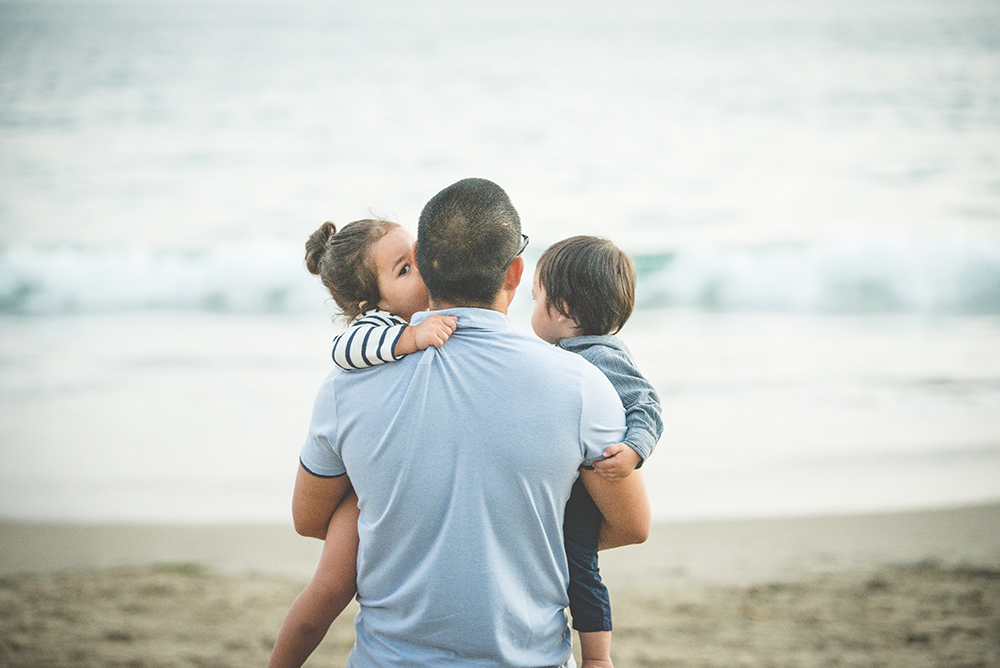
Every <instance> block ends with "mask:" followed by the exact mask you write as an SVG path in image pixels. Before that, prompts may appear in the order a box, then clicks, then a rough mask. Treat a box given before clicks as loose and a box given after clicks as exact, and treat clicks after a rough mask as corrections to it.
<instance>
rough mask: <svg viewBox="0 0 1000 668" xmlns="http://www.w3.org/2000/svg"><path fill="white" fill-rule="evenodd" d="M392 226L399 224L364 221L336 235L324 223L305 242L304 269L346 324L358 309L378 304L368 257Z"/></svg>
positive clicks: (332, 227) (378, 294)
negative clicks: (315, 278)
mask: <svg viewBox="0 0 1000 668" xmlns="http://www.w3.org/2000/svg"><path fill="white" fill-rule="evenodd" d="M394 227H399V224H398V223H394V222H392V221H391V220H383V219H381V218H365V219H362V220H355V221H354V222H352V223H348V224H347V225H344V227H342V228H341V229H340V231H339V232H338V231H337V226H336V225H334V224H333V222H332V221H329V220H328V221H326V222H325V223H323V224H322V225H320V227H319V229H318V230H316V231H315V232H313V233H312V235H310V237H309V240H308V241H306V268H307V269H308V270H309V272H310V273H312V274H316V275H317V276H319V277H320V279H321V280H322V281H323V285H325V286H326V289H327V290H329V291H330V296H331V297H333V301H335V302H336V303H337V306H338V307H339V308H340V313H341V315H342V316H343V317H344V319H345V320H347V321H348V322H352V321H353V320H356V319H357V318H358V317H360V316H361V314H362V308H363V309H365V310H367V309H370V308H374V307H375V306H376V305H377V304H378V303H379V302H380V301H382V295H381V292H380V291H379V287H378V277H377V276H376V274H375V265H374V262H373V261H372V259H371V255H370V254H371V248H372V246H374V245H375V243H376V242H377V241H378V240H379V239H381V238H382V237H384V236H385V235H386V234H387V233H388V232H389V231H390V230H391V229H393V228H394ZM361 304H364V306H363V307H362V306H361Z"/></svg>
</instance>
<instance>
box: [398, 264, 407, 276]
mask: <svg viewBox="0 0 1000 668" xmlns="http://www.w3.org/2000/svg"><path fill="white" fill-rule="evenodd" d="M408 273H410V265H408V264H404V265H403V268H402V269H400V270H399V275H400V276H406V275H407V274H408Z"/></svg>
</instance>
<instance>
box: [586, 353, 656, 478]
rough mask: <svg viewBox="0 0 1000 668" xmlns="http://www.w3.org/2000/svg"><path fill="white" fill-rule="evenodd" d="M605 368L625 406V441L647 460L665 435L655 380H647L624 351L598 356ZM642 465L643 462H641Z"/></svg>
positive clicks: (599, 361)
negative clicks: (654, 386) (654, 385)
mask: <svg viewBox="0 0 1000 668" xmlns="http://www.w3.org/2000/svg"><path fill="white" fill-rule="evenodd" d="M595 365H596V366H597V367H598V368H600V370H601V371H603V372H604V375H605V376H607V377H608V380H610V381H611V384H612V385H613V386H614V388H615V391H616V392H618V397H619V398H620V399H621V402H622V406H623V407H624V408H625V426H626V429H627V430H626V432H625V438H624V440H623V442H624V443H625V445H627V446H629V447H630V448H632V449H633V450H635V451H636V453H638V455H639V456H640V457H642V459H643V461H645V460H646V459H647V458H648V457H649V456H650V455H651V454H653V450H654V448H656V443H657V442H658V441H659V440H660V436H662V435H663V418H662V415H661V412H662V411H661V408H660V398H659V396H657V394H656V389H654V388H653V385H652V383H650V382H649V381H648V380H646V377H645V376H643V375H642V372H640V371H639V368H638V367H637V366H636V365H635V362H634V361H633V360H632V358H631V356H629V355H628V354H626V353H624V352H621V351H615V352H612V351H608V352H607V353H606V354H603V355H601V356H600V358H599V359H598V360H595ZM640 466H641V464H640Z"/></svg>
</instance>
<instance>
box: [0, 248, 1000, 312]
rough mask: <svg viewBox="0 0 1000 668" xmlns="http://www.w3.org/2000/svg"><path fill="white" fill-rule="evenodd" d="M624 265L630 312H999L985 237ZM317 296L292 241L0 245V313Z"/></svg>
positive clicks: (996, 275) (277, 306)
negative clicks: (125, 246)
mask: <svg viewBox="0 0 1000 668" xmlns="http://www.w3.org/2000/svg"><path fill="white" fill-rule="evenodd" d="M634 259H635V262H636V266H637V268H638V271H639V282H638V289H637V293H638V295H637V302H638V303H637V307H638V308H640V309H642V308H659V307H686V308H699V309H708V310H721V311H785V312H803V313H867V312H891V311H913V312H945V313H960V314H979V313H989V314H995V313H1000V243H998V242H993V241H985V240H971V239H948V240H940V239H938V240H930V241H900V240H894V241H890V240H877V239H863V240H861V239H856V240H849V241H828V242H817V243H811V244H801V245H783V246H764V247H719V246H715V247H712V246H703V247H697V248H686V249H680V250H676V251H673V252H668V253H658V254H648V255H642V254H637V255H635V257H634ZM529 260H530V258H529ZM324 295H325V293H324V291H323V289H322V286H321V285H320V282H319V280H318V279H317V278H316V277H314V276H311V275H309V274H308V272H306V270H305V268H304V266H303V262H302V251H301V249H300V247H298V246H297V245H292V244H281V243H269V242H263V241H258V242H246V243H231V244H227V245H219V246H216V247H213V248H209V249H206V250H200V251H191V252H180V251H163V250H159V251H156V250H149V249H131V250H107V249H87V248H71V247H61V248H38V247H9V248H6V249H2V250H0V313H8V314H34V315H57V314H64V313H95V312H120V311H134V310H146V309H159V308H170V309H185V310H208V311H219V312H236V313H285V312H303V311H307V310H311V309H316V308H317V307H318V306H319V305H320V304H321V303H322V302H323V301H324V299H325V298H327V297H328V295H327V296H326V297H325V296H324Z"/></svg>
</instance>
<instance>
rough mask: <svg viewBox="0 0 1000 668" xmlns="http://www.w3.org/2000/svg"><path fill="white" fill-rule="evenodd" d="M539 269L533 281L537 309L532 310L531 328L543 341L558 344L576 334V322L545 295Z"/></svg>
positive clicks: (533, 294) (532, 288)
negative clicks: (555, 306)
mask: <svg viewBox="0 0 1000 668" xmlns="http://www.w3.org/2000/svg"><path fill="white" fill-rule="evenodd" d="M538 273H539V272H538V269H535V277H534V278H533V279H532V281H531V298H532V299H534V300H535V310H534V311H532V312H531V329H533V330H535V334H537V335H538V338H540V339H541V340H542V341H545V342H546V343H552V344H556V343H559V342H560V341H561V340H563V339H569V338H572V337H574V336H576V322H575V321H574V320H572V319H571V318H567V317H566V316H564V315H563V314H562V313H560V312H559V311H557V310H555V309H554V308H553V307H552V306H551V305H550V304H549V300H548V299H547V298H546V296H545V288H544V287H542V284H541V282H540V281H539V280H538Z"/></svg>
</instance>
